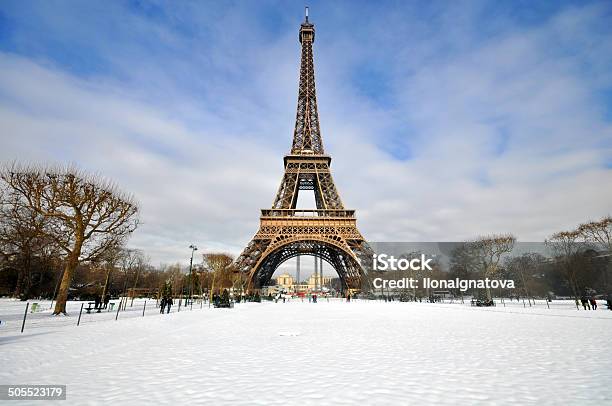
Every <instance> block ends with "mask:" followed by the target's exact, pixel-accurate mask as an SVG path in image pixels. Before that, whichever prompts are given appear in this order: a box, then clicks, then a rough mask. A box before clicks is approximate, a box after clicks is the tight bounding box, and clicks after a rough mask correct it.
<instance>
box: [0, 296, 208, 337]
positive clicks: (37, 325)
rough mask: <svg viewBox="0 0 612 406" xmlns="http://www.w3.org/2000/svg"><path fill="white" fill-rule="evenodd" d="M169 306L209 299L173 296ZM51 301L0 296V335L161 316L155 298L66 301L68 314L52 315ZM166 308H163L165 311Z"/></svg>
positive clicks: (200, 304) (181, 307)
mask: <svg viewBox="0 0 612 406" xmlns="http://www.w3.org/2000/svg"><path fill="white" fill-rule="evenodd" d="M174 303H175V304H174V305H173V306H172V307H171V308H170V312H171V313H176V312H181V311H192V310H199V309H203V308H207V309H208V307H209V306H208V302H206V301H203V300H197V301H196V300H192V301H189V300H185V299H182V300H180V299H175V300H174ZM53 305H54V302H53V303H52V302H51V301H50V300H29V301H27V302H24V301H20V300H15V299H0V335H2V334H5V333H18V332H24V331H31V330H39V329H43V328H44V329H55V328H62V327H67V326H74V327H77V326H79V325H83V324H89V323H96V322H111V321H115V320H119V319H125V318H135V317H155V316H161V314H160V307H159V302H158V301H157V300H156V299H134V300H132V299H130V298H122V299H117V300H112V301H110V302H109V303H108V305H107V306H106V308H104V307H102V308H101V309H96V308H94V307H95V304H94V302H91V301H68V302H67V303H66V312H67V314H68V316H63V315H61V316H53ZM166 312H167V309H165V311H164V313H166Z"/></svg>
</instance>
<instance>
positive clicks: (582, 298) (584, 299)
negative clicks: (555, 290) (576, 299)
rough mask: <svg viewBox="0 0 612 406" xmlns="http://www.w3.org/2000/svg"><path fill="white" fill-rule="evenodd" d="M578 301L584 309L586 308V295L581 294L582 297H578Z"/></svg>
mask: <svg viewBox="0 0 612 406" xmlns="http://www.w3.org/2000/svg"><path fill="white" fill-rule="evenodd" d="M580 303H582V307H583V308H584V310H586V309H587V306H589V301H588V299H587V297H586V295H582V297H581V298H580ZM589 310H591V306H589Z"/></svg>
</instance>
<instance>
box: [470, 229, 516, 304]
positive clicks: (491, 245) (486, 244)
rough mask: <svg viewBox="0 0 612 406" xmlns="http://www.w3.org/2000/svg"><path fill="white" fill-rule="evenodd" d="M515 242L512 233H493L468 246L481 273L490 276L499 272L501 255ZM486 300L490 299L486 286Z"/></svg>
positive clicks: (509, 249) (512, 246)
mask: <svg viewBox="0 0 612 406" xmlns="http://www.w3.org/2000/svg"><path fill="white" fill-rule="evenodd" d="M515 243H516V238H515V237H514V236H513V235H512V234H498V235H497V234H495V235H489V236H485V237H480V238H478V239H477V240H476V241H473V242H471V243H470V244H469V246H470V251H471V252H472V254H473V255H474V259H475V260H476V263H477V264H478V267H479V268H480V270H481V271H482V273H483V275H484V276H485V277H486V278H488V277H491V278H492V277H495V276H496V275H497V273H498V272H499V261H500V260H501V257H502V256H503V255H504V254H507V253H509V252H510V251H512V248H514V244H515ZM487 300H492V296H491V289H489V288H487Z"/></svg>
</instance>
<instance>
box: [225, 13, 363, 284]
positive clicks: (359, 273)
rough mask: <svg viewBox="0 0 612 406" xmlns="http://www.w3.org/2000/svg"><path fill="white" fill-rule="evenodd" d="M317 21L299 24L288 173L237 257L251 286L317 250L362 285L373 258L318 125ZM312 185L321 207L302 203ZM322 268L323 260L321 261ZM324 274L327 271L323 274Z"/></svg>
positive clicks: (346, 280)
mask: <svg viewBox="0 0 612 406" xmlns="http://www.w3.org/2000/svg"><path fill="white" fill-rule="evenodd" d="M314 39H315V29H314V24H312V23H310V22H309V21H308V7H306V9H305V21H304V22H303V23H302V24H301V25H300V31H299V41H300V44H301V62H300V78H299V85H298V101H297V111H296V118H295V128H294V131H293V142H292V144H291V151H290V153H289V154H288V155H286V156H285V158H284V166H285V174H284V175H283V178H282V180H281V184H280V186H279V188H278V191H277V192H276V197H275V199H274V202H273V203H272V208H271V209H263V210H262V211H261V217H260V226H259V231H258V232H257V233H256V234H255V236H254V237H253V239H252V240H251V241H250V242H249V244H248V245H247V247H246V248H245V249H244V250H243V252H242V254H241V255H240V256H239V257H238V258H237V259H236V261H235V263H234V267H235V270H236V271H237V272H242V273H243V274H245V275H246V276H247V278H246V280H247V281H248V286H247V290H249V291H253V290H258V289H261V288H262V287H264V286H266V285H267V284H268V283H269V281H270V279H271V278H272V275H273V274H274V271H275V270H276V269H277V268H278V266H279V265H280V264H282V263H283V262H285V261H286V260H288V259H290V258H293V257H295V256H300V255H312V256H314V257H315V263H316V261H317V260H325V261H326V262H328V263H329V264H330V265H331V266H332V267H333V268H334V269H335V270H336V272H337V273H338V275H339V276H340V279H341V281H342V286H343V289H344V290H345V291H347V292H350V291H357V290H359V288H360V287H361V282H362V280H363V277H364V276H365V274H366V270H365V268H364V265H362V264H366V263H368V262H371V258H372V250H371V248H370V247H369V245H368V244H367V242H366V241H365V239H364V238H363V236H362V235H361V234H360V233H359V231H358V230H357V220H356V218H355V211H354V210H347V209H345V208H344V205H343V204H342V200H341V199H340V195H339V194H338V191H337V190H336V186H335V184H334V180H333V178H332V174H331V170H330V165H331V157H330V156H329V155H325V152H324V150H323V139H322V136H321V129H320V126H319V112H318V109H317V94H316V87H315V74H314V57H313V43H314ZM304 190H308V191H313V192H314V196H315V204H316V208H312V209H308V210H301V209H297V208H296V205H297V199H298V194H299V193H300V191H304ZM321 269H322V266H321ZM321 276H322V275H321Z"/></svg>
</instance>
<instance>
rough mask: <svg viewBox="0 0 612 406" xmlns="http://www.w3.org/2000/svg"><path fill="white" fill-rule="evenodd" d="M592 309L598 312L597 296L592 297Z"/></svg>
mask: <svg viewBox="0 0 612 406" xmlns="http://www.w3.org/2000/svg"><path fill="white" fill-rule="evenodd" d="M591 309H593V310H597V300H595V296H591Z"/></svg>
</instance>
